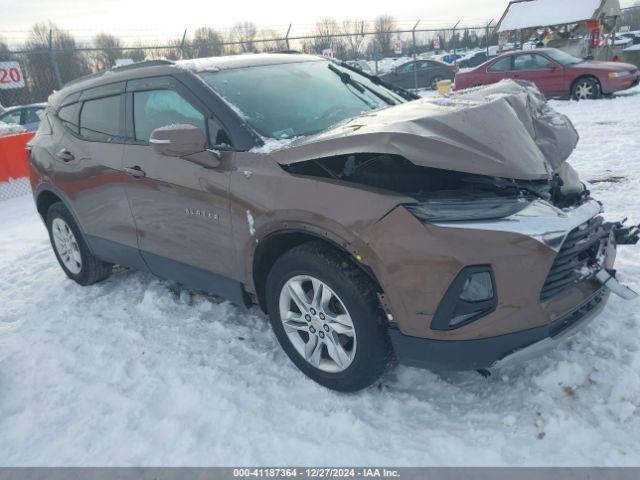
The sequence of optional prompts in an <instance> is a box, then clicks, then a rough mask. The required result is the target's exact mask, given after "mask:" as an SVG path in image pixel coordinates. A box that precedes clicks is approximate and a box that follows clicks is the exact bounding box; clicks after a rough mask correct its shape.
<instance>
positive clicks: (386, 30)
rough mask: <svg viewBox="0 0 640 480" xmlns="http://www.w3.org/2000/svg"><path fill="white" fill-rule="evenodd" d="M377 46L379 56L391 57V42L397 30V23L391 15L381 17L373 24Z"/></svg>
mask: <svg viewBox="0 0 640 480" xmlns="http://www.w3.org/2000/svg"><path fill="white" fill-rule="evenodd" d="M373 29H374V32H375V40H374V41H375V45H376V51H377V52H378V54H381V55H382V56H383V57H389V56H391V40H392V37H393V32H394V30H396V21H395V19H394V18H393V17H392V16H391V15H380V16H379V17H377V18H376V19H375V20H374V22H373Z"/></svg>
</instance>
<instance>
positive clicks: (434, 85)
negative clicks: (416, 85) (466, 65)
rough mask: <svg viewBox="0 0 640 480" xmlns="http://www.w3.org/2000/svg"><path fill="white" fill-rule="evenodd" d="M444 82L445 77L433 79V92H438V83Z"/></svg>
mask: <svg viewBox="0 0 640 480" xmlns="http://www.w3.org/2000/svg"><path fill="white" fill-rule="evenodd" d="M442 80H444V77H441V76H439V75H436V76H435V77H433V78H432V79H431V90H437V89H438V83H439V82H441V81H442Z"/></svg>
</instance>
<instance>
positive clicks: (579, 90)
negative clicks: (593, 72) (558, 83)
mask: <svg viewBox="0 0 640 480" xmlns="http://www.w3.org/2000/svg"><path fill="white" fill-rule="evenodd" d="M599 97H600V83H598V81H597V80H595V79H593V78H579V79H578V80H576V82H575V83H574V84H573V87H572V88H571V98H573V99H574V100H578V101H580V100H595V99H597V98H599Z"/></svg>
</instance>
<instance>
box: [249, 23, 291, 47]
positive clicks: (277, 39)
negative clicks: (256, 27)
mask: <svg viewBox="0 0 640 480" xmlns="http://www.w3.org/2000/svg"><path fill="white" fill-rule="evenodd" d="M283 37H284V35H282V34H281V33H278V32H277V31H276V30H274V29H272V28H263V29H262V30H260V31H259V32H258V34H257V35H256V38H258V39H260V40H267V41H263V42H260V43H259V44H257V46H258V48H259V49H260V50H261V51H263V52H282V51H284V50H286V49H287V41H286V40H285V39H284V38H283Z"/></svg>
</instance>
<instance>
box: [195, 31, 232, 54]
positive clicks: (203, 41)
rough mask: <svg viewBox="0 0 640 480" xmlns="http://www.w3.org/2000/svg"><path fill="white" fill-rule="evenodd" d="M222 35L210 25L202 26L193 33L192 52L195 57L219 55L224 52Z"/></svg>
mask: <svg viewBox="0 0 640 480" xmlns="http://www.w3.org/2000/svg"><path fill="white" fill-rule="evenodd" d="M222 43H223V39H222V35H220V33H218V32H217V31H216V30H214V29H213V28H210V27H200V28H198V29H197V30H196V31H195V33H194V34H193V40H192V41H191V43H190V45H189V47H190V54H191V56H192V57H193V58H203V57H217V56H219V55H222V54H223V52H224V46H223V45H222Z"/></svg>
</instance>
